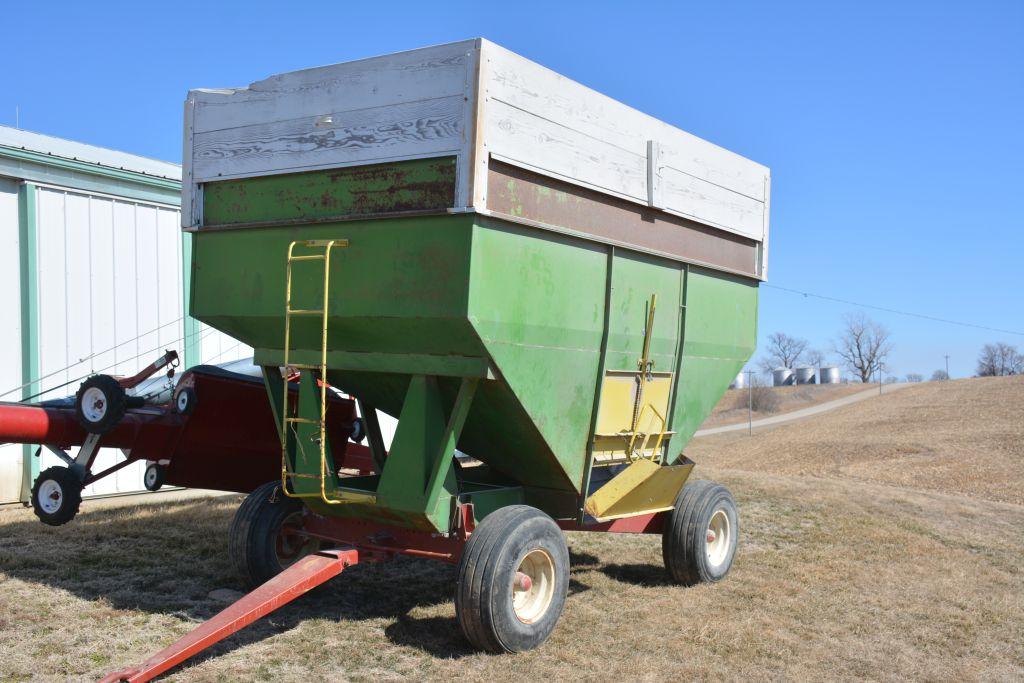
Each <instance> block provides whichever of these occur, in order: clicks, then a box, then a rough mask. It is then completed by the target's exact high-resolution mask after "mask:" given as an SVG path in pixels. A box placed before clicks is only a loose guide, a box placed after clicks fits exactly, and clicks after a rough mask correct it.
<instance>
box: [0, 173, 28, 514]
mask: <svg viewBox="0 0 1024 683" xmlns="http://www.w3.org/2000/svg"><path fill="white" fill-rule="evenodd" d="M20 254H21V252H20V248H19V224H18V182H17V181H15V180H10V179H8V178H0V291H3V292H7V293H8V295H6V296H2V297H0V323H2V324H0V358H2V359H3V362H0V391H7V390H9V389H12V388H13V387H16V386H18V385H19V384H21V299H20V297H19V296H17V292H19V291H20V290H21V281H20V275H21V267H20V263H19V259H20ZM19 398H21V394H20V393H19V394H16V395H12V396H6V397H0V400H7V401H12V400H18V399H19ZM22 450H23V449H22V447H21V446H19V445H17V444H4V445H2V446H0V503H5V502H9V501H16V500H18V498H19V496H20V495H21V468H22Z"/></svg>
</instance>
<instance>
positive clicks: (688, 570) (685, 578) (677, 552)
mask: <svg viewBox="0 0 1024 683" xmlns="http://www.w3.org/2000/svg"><path fill="white" fill-rule="evenodd" d="M739 532H740V522H739V514H738V513H737V511H736V501H735V500H733V497H732V494H731V493H729V490H728V489H726V488H725V487H724V486H722V485H721V484H716V483H715V482H713V481H693V482H690V483H688V484H687V485H686V486H684V487H683V490H682V491H680V492H679V495H678V496H676V503H675V508H673V510H672V511H671V512H670V513H669V516H668V520H666V524H665V529H664V531H663V532H662V536H661V551H662V556H663V557H664V560H665V569H666V570H667V571H668V575H669V578H671V579H672V580H673V581H675V582H676V583H680V584H683V585H685V586H692V585H694V584H697V583H711V582H714V581H721V580H722V579H724V578H725V575H726V574H728V573H729V569H730V568H731V567H732V561H733V558H734V557H735V556H736V542H737V540H738V538H739Z"/></svg>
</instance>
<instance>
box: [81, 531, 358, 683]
mask: <svg viewBox="0 0 1024 683" xmlns="http://www.w3.org/2000/svg"><path fill="white" fill-rule="evenodd" d="M358 562H359V551H357V550H356V549H354V548H342V549H339V550H324V551H321V552H318V553H314V554H312V555H307V556H306V557H304V558H302V559H301V560H299V561H298V562H296V563H295V564H293V565H292V566H290V567H288V568H287V569H285V570H284V571H283V572H281V573H280V574H278V575H277V576H275V577H274V578H272V579H271V580H270V581H267V582H266V583H264V584H263V585H262V586H260V587H259V588H257V589H255V590H253V591H252V592H251V593H249V594H247V595H246V596H245V597H243V598H241V599H239V600H238V601H237V602H235V603H234V604H232V605H231V606H230V607H227V608H225V609H224V610H223V611H221V612H220V613H218V614H217V615H216V616H214V617H213V618H211V619H210V620H208V621H206V622H204V623H202V624H200V625H199V626H198V627H196V628H195V629H193V630H192V631H190V632H189V633H187V634H185V635H184V636H182V637H181V638H179V639H178V640H176V641H175V642H174V643H173V644H171V645H169V646H168V647H166V648H164V649H163V650H161V651H160V652H158V653H156V654H155V655H153V656H152V657H150V658H149V659H147V660H146V661H145V662H144V663H143V664H141V665H140V666H137V667H132V668H128V669H122V670H120V671H114V672H112V673H110V674H107V675H106V676H105V677H104V678H103V679H102V680H101V681H100V683H118V682H120V681H130V682H131V683H142V682H143V681H151V680H153V679H154V678H156V677H157V676H159V675H160V674H162V673H164V672H165V671H167V670H168V669H171V668H172V667H174V666H177V665H178V664H180V663H182V662H183V661H185V660H186V659H188V658H189V657H191V656H193V655H195V654H197V653H199V652H202V651H203V650H205V649H206V648H208V647H210V646H211V645H213V644H214V643H217V642H220V641H221V640H224V639H225V638H227V637H228V636H230V635H231V634H233V633H235V632H237V631H240V630H241V629H243V628H245V627H246V626H248V625H249V624H251V623H252V622H254V621H256V620H257V619H259V618H261V617H264V616H266V615H268V614H270V613H271V612H273V611H274V610H276V609H277V608H279V607H282V606H284V605H286V604H288V603H289V602H291V601H292V600H294V599H295V598H297V597H299V596H301V595H303V594H304V593H306V592H308V591H310V590H312V589H313V588H316V587H317V586H319V585H320V584H322V583H325V582H326V581H328V580H330V579H332V578H334V577H335V576H337V575H338V574H340V573H341V572H343V571H344V570H345V569H346V568H347V567H351V566H352V565H354V564H357V563H358Z"/></svg>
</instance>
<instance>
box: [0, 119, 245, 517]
mask: <svg viewBox="0 0 1024 683" xmlns="http://www.w3.org/2000/svg"><path fill="white" fill-rule="evenodd" d="M179 178H180V169H179V168H178V167H176V166H175V165H173V164H169V163H166V162H161V161H156V160H152V159H146V158H143V157H138V156H134V155H129V154H125V153H122V152H117V151H114V150H107V149H103V148H99V147H94V146H91V145H86V144H83V143H78V142H74V141H70V140H63V139H60V138H54V137H50V136H45V135H40V134H38V133H33V132H30V131H23V130H18V129H13V128H9V127H6V126H0V286H3V287H4V290H3V291H6V292H8V293H9V296H5V297H0V392H7V393H6V394H4V395H3V396H0V400H6V401H17V400H23V399H27V398H29V397H31V396H34V395H35V394H37V393H38V392H40V391H41V390H50V391H48V392H47V393H45V394H44V395H42V396H41V397H40V398H39V399H36V400H43V399H52V398H61V397H64V396H68V395H73V394H74V393H75V391H76V390H77V388H78V385H79V383H80V378H82V377H83V376H85V375H88V374H91V373H93V372H103V373H108V374H134V373H135V372H137V371H138V370H139V369H140V368H141V367H144V366H145V365H147V364H149V363H150V362H151V361H152V360H153V359H154V358H156V357H157V356H158V355H160V353H162V351H163V350H164V349H175V350H177V351H178V353H179V354H180V355H182V356H183V360H184V361H185V362H187V363H188V364H196V363H221V362H227V361H231V360H236V359H238V358H245V357H248V356H251V355H252V350H251V349H249V348H248V347H246V346H244V345H242V344H239V343H238V342H237V341H236V340H234V339H231V338H230V337H227V336H226V335H224V334H222V333H220V332H218V331H216V330H214V329H212V328H208V327H206V326H205V325H202V324H201V323H199V322H198V321H195V320H193V319H191V318H189V317H187V316H186V315H185V311H186V308H187V299H186V297H187V292H188V285H189V282H188V281H189V277H188V275H189V271H188V262H189V260H190V259H189V244H190V239H189V237H188V236H187V235H183V234H182V233H181V228H180V218H179V211H178V203H179V199H180V194H179V191H180V181H179ZM65 384H66V386H62V385H65ZM35 448H36V447H35V446H19V445H7V446H0V504H2V503H10V502H17V501H18V500H27V495H28V489H29V487H30V486H31V483H32V480H33V479H34V477H35V475H36V474H37V473H38V472H39V471H40V470H41V469H44V468H46V467H49V466H51V465H56V464H59V461H58V459H57V458H56V457H55V456H53V455H50V454H44V455H43V457H42V458H35V457H31V456H30V454H31V453H33V452H34V451H35ZM119 457H120V454H118V453H116V452H114V451H110V452H103V453H102V454H101V455H100V457H99V459H98V462H97V463H96V468H97V469H102V468H105V467H107V466H109V465H111V464H113V463H114V462H115V461H116V460H117V459H118V458H119ZM142 470H143V467H142V465H141V464H139V465H134V466H132V467H128V468H125V469H123V470H121V471H119V472H117V473H116V474H115V475H113V476H111V477H110V478H108V479H105V480H101V481H100V482H97V484H96V485H94V486H90V487H88V488H87V489H86V490H85V492H84V493H85V494H86V495H103V494H110V493H123V492H131V491H139V490H142V489H143V486H142Z"/></svg>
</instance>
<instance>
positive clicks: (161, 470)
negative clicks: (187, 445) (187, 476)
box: [142, 462, 167, 491]
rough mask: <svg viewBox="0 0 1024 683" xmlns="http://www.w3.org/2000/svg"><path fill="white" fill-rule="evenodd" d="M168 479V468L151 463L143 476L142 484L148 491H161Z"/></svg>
mask: <svg viewBox="0 0 1024 683" xmlns="http://www.w3.org/2000/svg"><path fill="white" fill-rule="evenodd" d="M166 477H167V468H166V467H164V466H163V465H158V464H157V463H155V462H154V463H150V464H149V465H147V466H146V472H145V474H143V475H142V484H143V486H145V487H146V490H147V491H159V490H160V487H162V486H163V485H164V479H165V478H166Z"/></svg>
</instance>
